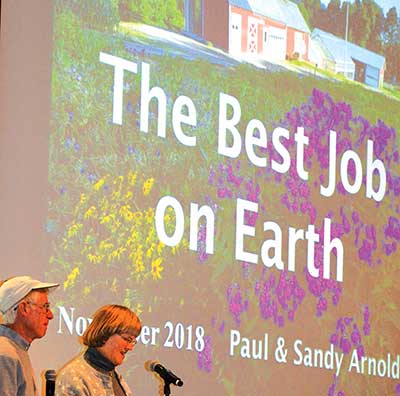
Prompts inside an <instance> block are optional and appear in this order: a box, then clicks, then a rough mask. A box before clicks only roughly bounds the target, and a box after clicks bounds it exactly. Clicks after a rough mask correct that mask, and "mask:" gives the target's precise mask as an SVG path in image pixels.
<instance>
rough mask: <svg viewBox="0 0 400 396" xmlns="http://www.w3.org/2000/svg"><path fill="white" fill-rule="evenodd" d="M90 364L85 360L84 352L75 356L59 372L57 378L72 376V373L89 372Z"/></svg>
mask: <svg viewBox="0 0 400 396" xmlns="http://www.w3.org/2000/svg"><path fill="white" fill-rule="evenodd" d="M87 366H88V364H87V363H86V361H85V359H84V358H83V352H82V353H80V354H79V355H77V356H75V357H74V358H73V359H71V360H70V361H69V362H67V363H66V364H65V365H64V366H63V367H61V368H60V369H59V370H58V372H57V378H61V377H63V376H65V375H70V374H71V373H74V372H76V373H79V372H81V373H83V372H85V371H86V370H87Z"/></svg>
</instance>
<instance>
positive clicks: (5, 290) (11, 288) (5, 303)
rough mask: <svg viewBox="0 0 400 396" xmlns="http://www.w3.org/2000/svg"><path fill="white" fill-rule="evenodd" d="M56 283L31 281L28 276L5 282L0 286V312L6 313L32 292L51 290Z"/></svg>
mask: <svg viewBox="0 0 400 396" xmlns="http://www.w3.org/2000/svg"><path fill="white" fill-rule="evenodd" d="M57 286H59V284H58V283H47V282H41V281H38V280H35V279H32V278H31V277H30V276H16V277H14V278H10V279H8V280H6V281H5V282H4V283H3V284H2V285H1V286H0V312H2V313H3V314H4V313H6V312H7V311H8V310H9V309H10V308H12V307H13V306H15V305H16V304H17V303H18V302H19V301H21V300H22V299H23V298H24V297H26V296H27V295H28V294H29V293H30V292H31V291H32V290H37V289H49V290H51V289H53V288H55V287H57Z"/></svg>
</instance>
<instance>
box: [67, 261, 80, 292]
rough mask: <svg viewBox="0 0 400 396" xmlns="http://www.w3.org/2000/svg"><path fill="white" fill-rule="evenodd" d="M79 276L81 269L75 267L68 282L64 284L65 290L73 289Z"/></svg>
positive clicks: (68, 277) (69, 275)
mask: <svg viewBox="0 0 400 396" xmlns="http://www.w3.org/2000/svg"><path fill="white" fill-rule="evenodd" d="M78 275H79V268H78V267H75V268H74V269H73V270H72V271H71V273H70V274H68V276H67V280H66V281H65V282H64V290H66V289H68V288H69V287H72V286H73V285H74V283H75V279H76V277H77V276H78Z"/></svg>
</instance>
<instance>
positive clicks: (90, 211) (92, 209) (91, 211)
mask: <svg viewBox="0 0 400 396" xmlns="http://www.w3.org/2000/svg"><path fill="white" fill-rule="evenodd" d="M96 212H97V209H96V207H95V206H91V207H90V208H89V209H88V210H87V211H86V212H85V214H84V216H83V217H84V218H85V219H89V218H90V217H94V218H96V217H97V215H96Z"/></svg>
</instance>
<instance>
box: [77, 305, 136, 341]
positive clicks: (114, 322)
mask: <svg viewBox="0 0 400 396" xmlns="http://www.w3.org/2000/svg"><path fill="white" fill-rule="evenodd" d="M141 330H142V324H141V323H140V319H139V318H138V317H137V315H136V314H135V313H134V312H133V311H131V310H130V309H129V308H127V307H124V306H122V305H105V306H104V307H101V308H99V309H98V310H97V311H96V312H95V314H94V316H93V320H92V322H91V323H90V324H89V326H88V327H87V329H86V331H85V332H84V333H83V336H82V341H83V344H84V345H87V346H89V347H100V346H103V345H104V344H105V343H106V341H107V340H108V339H109V338H110V337H111V336H112V335H114V334H122V333H127V334H131V335H132V336H134V337H137V336H139V334H140V331H141Z"/></svg>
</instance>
